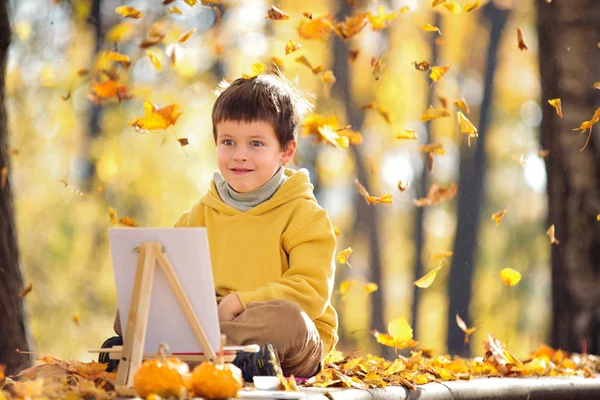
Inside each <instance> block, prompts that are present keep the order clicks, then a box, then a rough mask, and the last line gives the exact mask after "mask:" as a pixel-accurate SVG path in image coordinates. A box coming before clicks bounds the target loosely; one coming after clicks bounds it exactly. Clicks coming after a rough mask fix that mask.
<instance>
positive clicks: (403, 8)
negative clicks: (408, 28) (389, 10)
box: [398, 6, 410, 13]
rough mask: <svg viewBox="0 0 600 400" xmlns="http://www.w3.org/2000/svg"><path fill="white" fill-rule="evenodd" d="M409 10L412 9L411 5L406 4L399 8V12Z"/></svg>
mask: <svg viewBox="0 0 600 400" xmlns="http://www.w3.org/2000/svg"><path fill="white" fill-rule="evenodd" d="M409 11H410V7H409V6H404V7H401V8H400V9H399V10H398V12H399V13H405V12H409Z"/></svg>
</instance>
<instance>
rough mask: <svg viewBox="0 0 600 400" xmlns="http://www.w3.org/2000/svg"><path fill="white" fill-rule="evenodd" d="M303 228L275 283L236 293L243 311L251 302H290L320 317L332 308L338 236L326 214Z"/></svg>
mask: <svg viewBox="0 0 600 400" xmlns="http://www.w3.org/2000/svg"><path fill="white" fill-rule="evenodd" d="M321 211H322V212H321V213H319V214H320V215H319V217H318V218H317V219H316V220H314V221H312V222H310V223H309V224H308V225H306V226H305V227H303V228H302V229H300V231H298V233H296V234H295V235H294V237H293V238H292V239H291V240H290V241H289V243H288V245H287V246H286V247H287V248H286V251H287V253H288V255H289V269H288V270H287V271H286V272H285V273H284V274H283V275H282V276H281V278H279V279H277V280H276V281H274V282H270V283H268V284H267V285H265V286H262V287H259V288H257V289H256V290H253V291H247V292H237V295H238V296H239V298H240V300H241V302H242V304H243V306H244V309H245V308H246V304H247V303H248V302H251V301H266V300H275V299H281V300H289V301H292V302H294V303H296V304H298V305H299V306H301V307H302V309H303V310H304V311H305V312H306V313H307V314H308V316H309V318H311V319H316V318H318V317H320V316H321V315H322V314H323V312H325V309H326V308H327V306H328V305H329V302H330V299H331V293H332V291H333V284H334V275H335V262H334V253H335V246H336V240H335V234H334V233H333V227H332V225H331V222H330V221H329V218H328V216H327V213H326V212H325V211H324V210H321Z"/></svg>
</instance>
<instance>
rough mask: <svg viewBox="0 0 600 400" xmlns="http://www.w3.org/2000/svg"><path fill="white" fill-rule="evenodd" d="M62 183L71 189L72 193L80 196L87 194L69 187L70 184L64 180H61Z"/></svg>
mask: <svg viewBox="0 0 600 400" xmlns="http://www.w3.org/2000/svg"><path fill="white" fill-rule="evenodd" d="M60 181H61V183H62V184H63V185H65V187H66V188H67V189H69V191H70V192H72V193H75V194H76V195H78V196H83V195H84V194H85V193H83V192H82V191H81V190H79V189H77V188H74V187H73V186H71V185H69V182H67V181H65V180H64V179H61V180H60Z"/></svg>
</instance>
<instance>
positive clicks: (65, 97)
mask: <svg viewBox="0 0 600 400" xmlns="http://www.w3.org/2000/svg"><path fill="white" fill-rule="evenodd" d="M60 97H61V98H62V99H63V100H64V101H67V100H69V99H70V98H71V89H69V91H68V92H67V95H66V96H60Z"/></svg>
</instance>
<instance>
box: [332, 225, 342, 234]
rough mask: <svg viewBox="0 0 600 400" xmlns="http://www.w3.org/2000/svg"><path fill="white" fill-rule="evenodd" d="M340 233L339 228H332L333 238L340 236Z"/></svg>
mask: <svg viewBox="0 0 600 400" xmlns="http://www.w3.org/2000/svg"><path fill="white" fill-rule="evenodd" d="M340 233H341V232H340V228H338V227H337V226H334V227H333V234H334V235H335V236H340Z"/></svg>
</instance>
